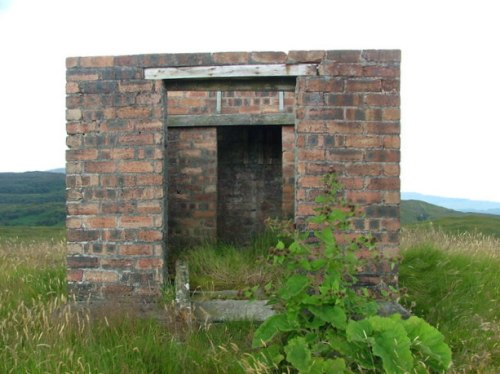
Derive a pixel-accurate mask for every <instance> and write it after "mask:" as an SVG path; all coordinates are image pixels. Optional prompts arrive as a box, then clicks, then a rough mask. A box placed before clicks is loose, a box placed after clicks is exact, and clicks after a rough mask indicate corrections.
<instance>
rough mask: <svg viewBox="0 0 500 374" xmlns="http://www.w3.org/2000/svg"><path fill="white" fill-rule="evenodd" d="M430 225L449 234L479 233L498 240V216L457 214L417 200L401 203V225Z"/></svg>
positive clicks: (499, 225)
mask: <svg viewBox="0 0 500 374" xmlns="http://www.w3.org/2000/svg"><path fill="white" fill-rule="evenodd" d="M431 223H432V225H433V226H434V227H439V228H440V229H442V230H444V231H446V232H450V233H463V232H480V233H483V234H485V235H492V236H495V237H498V238H500V216H497V215H488V214H479V213H463V212H457V211H456V210H452V209H447V208H442V207H440V206H437V205H433V204H429V203H426V202H423V201H419V200H402V201H401V224H403V225H414V224H419V225H425V224H431Z"/></svg>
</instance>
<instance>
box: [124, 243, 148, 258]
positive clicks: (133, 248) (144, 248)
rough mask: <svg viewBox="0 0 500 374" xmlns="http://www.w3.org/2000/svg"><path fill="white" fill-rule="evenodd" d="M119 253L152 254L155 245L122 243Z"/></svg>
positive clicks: (125, 254)
mask: <svg viewBox="0 0 500 374" xmlns="http://www.w3.org/2000/svg"><path fill="white" fill-rule="evenodd" d="M118 253H119V254H120V255H122V256H152V255H153V246H152V245H150V244H121V245H119V247H118Z"/></svg>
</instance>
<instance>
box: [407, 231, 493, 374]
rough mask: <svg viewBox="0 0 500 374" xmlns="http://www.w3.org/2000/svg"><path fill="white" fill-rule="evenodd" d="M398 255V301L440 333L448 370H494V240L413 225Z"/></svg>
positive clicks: (477, 235)
mask: <svg viewBox="0 0 500 374" xmlns="http://www.w3.org/2000/svg"><path fill="white" fill-rule="evenodd" d="M402 255H403V262H402V264H401V267H400V286H401V287H403V288H406V292H407V296H405V297H404V298H403V299H402V302H403V303H404V304H405V305H406V306H407V307H408V308H409V309H411V310H412V312H413V313H415V314H416V315H419V316H422V317H424V318H425V319H426V320H427V321H429V322H430V323H432V324H433V325H435V326H437V327H438V328H439V329H440V330H441V332H442V333H443V334H444V335H445V337H446V338H447V342H448V343H449V344H450V346H451V348H452V350H453V353H454V363H455V367H454V372H457V373H500V308H499V307H498V306H499V303H500V282H499V281H498V274H499V273H500V239H498V238H495V237H492V236H487V235H484V234H481V233H475V232H473V231H469V232H467V231H465V232H462V233H460V234H451V233H447V232H444V231H442V230H436V229H434V228H432V227H417V228H413V229H411V230H408V229H407V230H403V233H402Z"/></svg>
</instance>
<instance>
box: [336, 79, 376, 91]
mask: <svg viewBox="0 0 500 374" xmlns="http://www.w3.org/2000/svg"><path fill="white" fill-rule="evenodd" d="M345 89H346V91H347V92H380V91H382V81H381V80H380V79H349V80H347V82H346V88H345Z"/></svg>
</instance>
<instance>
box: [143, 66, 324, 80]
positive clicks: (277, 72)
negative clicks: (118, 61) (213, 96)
mask: <svg viewBox="0 0 500 374" xmlns="http://www.w3.org/2000/svg"><path fill="white" fill-rule="evenodd" d="M316 70H317V69H316V65H315V64H299V65H286V64H270V65H224V66H192V67H175V68H151V69H145V77H146V79H200V78H202V79H203V78H242V77H285V76H299V75H316Z"/></svg>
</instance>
